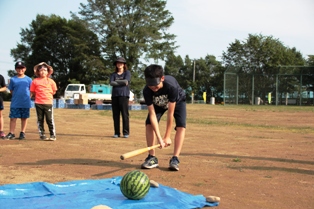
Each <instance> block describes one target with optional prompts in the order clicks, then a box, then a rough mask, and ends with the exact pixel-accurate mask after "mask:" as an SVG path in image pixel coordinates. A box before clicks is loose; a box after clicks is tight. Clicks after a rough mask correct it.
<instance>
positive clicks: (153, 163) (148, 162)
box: [141, 108, 165, 169]
mask: <svg viewBox="0 0 314 209" xmlns="http://www.w3.org/2000/svg"><path fill="white" fill-rule="evenodd" d="M155 112H156V117H157V121H158V122H159V121H160V118H161V116H162V115H163V114H164V112H165V110H164V109H159V108H155ZM145 125H146V126H145V132H146V143H147V146H148V147H150V146H152V145H154V144H155V143H156V137H155V136H156V134H155V131H154V130H153V127H152V125H151V123H150V120H149V115H148V116H147V118H146V121H145ZM156 167H158V159H157V157H156V156H155V149H152V150H149V151H148V156H147V158H146V159H145V161H144V163H143V164H142V165H141V168H146V169H147V168H156Z"/></svg>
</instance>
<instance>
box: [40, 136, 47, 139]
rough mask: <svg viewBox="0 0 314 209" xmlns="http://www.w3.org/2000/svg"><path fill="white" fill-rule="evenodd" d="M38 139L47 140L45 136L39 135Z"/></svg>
mask: <svg viewBox="0 0 314 209" xmlns="http://www.w3.org/2000/svg"><path fill="white" fill-rule="evenodd" d="M39 138H40V140H46V139H47V138H46V136H45V135H41V136H40V137H39Z"/></svg>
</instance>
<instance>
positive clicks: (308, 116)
mask: <svg viewBox="0 0 314 209" xmlns="http://www.w3.org/2000/svg"><path fill="white" fill-rule="evenodd" d="M187 110H188V119H187V124H188V125H187V132H186V139H185V142H184V146H183V150H182V154H181V156H180V160H181V163H180V171H179V172H170V171H168V169H167V166H168V162H169V159H170V158H171V154H172V149H173V147H169V148H166V149H164V150H157V157H158V159H159V165H160V167H159V168H157V169H152V170H144V172H145V173H146V174H147V175H148V176H149V177H150V179H153V180H155V181H157V182H158V183H161V184H163V185H167V186H170V187H173V188H177V189H179V190H181V191H184V192H188V193H191V194H195V195H198V194H203V195H205V196H208V195H215V196H219V197H220V198H221V203H220V206H218V208H241V209H252V208H254V209H257V208H261V209H262V208H263V209H264V208H268V209H277V208H294V209H296V208H302V209H306V208H314V198H313V194H314V155H313V150H314V107H283V106H278V107H276V106H221V105H204V104H194V105H191V104H189V105H188V106H187ZM54 111H55V112H54V116H55V122H56V127H57V141H55V142H48V141H40V140H39V136H38V133H37V129H36V114H35V109H31V118H30V119H29V122H28V128H27V132H26V138H27V139H26V140H23V141H19V140H10V141H7V140H0V149H1V150H0V184H13V183H14V184H15V183H26V182H35V181H45V182H51V183H56V182H62V181H69V180H78V179H100V178H111V177H114V176H122V175H124V174H125V173H126V172H128V171H130V170H133V169H139V168H140V164H141V163H142V161H143V159H144V158H145V157H146V154H143V155H140V156H136V157H133V158H130V159H126V160H120V155H121V154H123V153H125V152H128V151H132V150H134V149H138V148H142V147H143V146H145V145H146V144H145V129H144V119H145V117H146V114H147V112H146V111H145V110H134V111H130V122H131V134H130V138H128V139H125V138H118V139H113V138H111V136H112V135H113V122H112V117H111V111H108V110H105V111H101V110H74V109H55V110H54ZM3 114H4V122H5V126H4V130H5V132H6V133H7V131H8V129H9V118H8V114H9V103H5V110H4V111H3ZM164 127H165V120H164V119H163V120H162V121H161V129H162V130H164ZM19 130H20V121H18V123H17V128H16V133H15V134H16V135H18V133H19ZM173 134H174V132H173Z"/></svg>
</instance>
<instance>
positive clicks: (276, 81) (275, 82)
mask: <svg viewBox="0 0 314 209" xmlns="http://www.w3.org/2000/svg"><path fill="white" fill-rule="evenodd" d="M313 86H314V67H305V66H287V67H282V66H281V67H271V68H262V69H259V68H252V67H250V68H248V67H229V68H228V69H227V70H226V71H225V73H224V93H223V99H224V104H250V105H266V104H267V105H313V104H314V98H313Z"/></svg>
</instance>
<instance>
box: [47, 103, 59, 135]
mask: <svg viewBox="0 0 314 209" xmlns="http://www.w3.org/2000/svg"><path fill="white" fill-rule="evenodd" d="M44 113H45V116H46V123H47V125H48V128H49V133H50V136H56V129H55V123H54V118H53V107H52V105H50V104H49V105H44Z"/></svg>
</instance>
